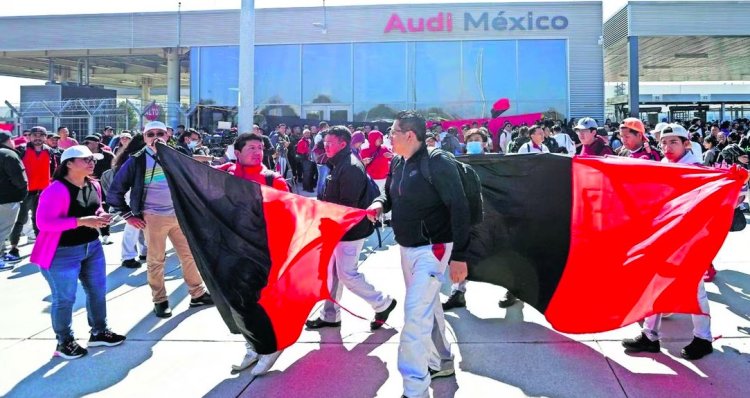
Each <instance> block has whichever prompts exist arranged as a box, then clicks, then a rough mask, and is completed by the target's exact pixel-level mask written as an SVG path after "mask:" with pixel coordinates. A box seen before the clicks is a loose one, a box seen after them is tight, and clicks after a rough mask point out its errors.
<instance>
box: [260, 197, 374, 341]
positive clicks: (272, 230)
mask: <svg viewBox="0 0 750 398" xmlns="http://www.w3.org/2000/svg"><path fill="white" fill-rule="evenodd" d="M261 192H262V195H263V213H264V215H265V218H266V220H267V224H266V229H267V235H268V248H269V251H270V255H271V269H270V273H269V275H268V285H267V286H266V287H265V288H263V290H261V293H260V300H259V302H258V304H260V306H261V307H263V309H264V310H265V312H266V314H267V315H268V318H269V319H270V321H271V324H272V326H273V330H274V331H275V334H276V344H277V349H278V350H282V349H284V348H286V347H288V346H290V345H292V344H294V343H295V342H296V341H297V339H298V338H299V335H300V333H301V332H302V327H303V325H304V323H305V320H306V319H307V316H308V315H309V314H310V310H311V309H312V307H313V306H314V305H315V303H317V302H318V301H320V300H323V299H328V298H330V297H331V295H330V292H329V291H328V283H327V281H328V264H329V261H330V258H331V256H332V255H333V250H334V248H335V247H336V245H337V244H338V243H339V241H340V240H341V238H342V237H343V236H344V234H345V233H346V231H348V230H349V229H351V228H352V227H353V226H354V225H356V224H357V223H358V222H360V221H361V220H362V218H364V217H365V210H359V209H353V208H350V207H344V206H339V205H335V204H331V203H326V202H321V201H315V200H312V199H309V198H305V197H302V196H299V195H294V194H290V193H287V192H282V191H278V190H276V189H272V188H269V187H267V186H261Z"/></svg>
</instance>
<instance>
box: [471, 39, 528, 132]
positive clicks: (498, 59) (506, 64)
mask: <svg viewBox="0 0 750 398" xmlns="http://www.w3.org/2000/svg"><path fill="white" fill-rule="evenodd" d="M516 44H517V41H515V40H502V41H465V42H463V70H462V76H463V79H462V84H463V90H462V97H463V100H464V101H466V102H478V103H479V104H477V105H478V106H477V105H474V106H473V107H472V108H473V109H476V110H477V111H478V113H477V114H474V115H472V117H479V116H482V117H490V116H491V114H490V112H491V110H492V105H493V104H494V103H495V102H496V101H497V100H499V99H501V98H507V99H509V100H510V103H511V105H514V103H515V102H516V101H517V99H518V84H517V83H518V80H517V70H516ZM510 112H511V110H510V109H508V110H507V111H505V113H504V114H512V113H510Z"/></svg>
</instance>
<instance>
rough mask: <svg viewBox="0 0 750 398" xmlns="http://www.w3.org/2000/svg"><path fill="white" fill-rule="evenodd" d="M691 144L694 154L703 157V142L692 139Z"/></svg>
mask: <svg viewBox="0 0 750 398" xmlns="http://www.w3.org/2000/svg"><path fill="white" fill-rule="evenodd" d="M690 145H692V146H693V148H692V150H693V155H695V156H697V157H699V158H701V159H703V148H701V144H699V143H697V142H695V141H691V142H690Z"/></svg>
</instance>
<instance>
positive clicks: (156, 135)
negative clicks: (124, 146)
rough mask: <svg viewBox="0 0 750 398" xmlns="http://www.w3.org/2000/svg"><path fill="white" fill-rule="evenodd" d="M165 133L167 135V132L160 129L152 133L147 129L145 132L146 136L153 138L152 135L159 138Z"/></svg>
mask: <svg viewBox="0 0 750 398" xmlns="http://www.w3.org/2000/svg"><path fill="white" fill-rule="evenodd" d="M166 135H167V133H165V132H163V131H160V132H158V133H153V132H150V131H149V132H148V133H146V137H148V138H154V137H159V138H161V137H164V136H166Z"/></svg>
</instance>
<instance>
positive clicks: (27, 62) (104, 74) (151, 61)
mask: <svg viewBox="0 0 750 398" xmlns="http://www.w3.org/2000/svg"><path fill="white" fill-rule="evenodd" d="M183 51H187V50H186V49H183ZM50 59H52V60H53V61H54V64H55V76H56V80H57V81H68V82H77V81H78V79H79V76H78V71H79V67H80V68H84V67H85V66H84V65H85V64H86V61H88V66H89V74H88V77H89V83H90V84H93V85H103V86H106V87H118V88H137V87H140V86H141V85H142V84H143V79H144V78H146V79H150V81H149V83H150V87H152V88H163V87H166V86H167V60H166V58H165V54H164V50H163V49H160V48H159V49H138V50H122V49H113V50H109V51H107V50H97V51H88V50H81V51H23V52H21V51H13V52H10V51H7V52H6V51H3V52H0V75H2V76H13V77H23V78H29V79H43V80H46V79H47V78H48V76H49V60H50ZM189 66H190V62H189V59H188V57H187V56H185V55H183V56H182V60H181V69H182V71H181V74H180V77H181V79H180V80H181V85H182V86H187V85H188V82H189V81H190V80H189V79H190V73H189V69H190V68H189ZM85 73H86V72H85V69H84V71H83V75H84V78H85V76H86V75H85Z"/></svg>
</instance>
